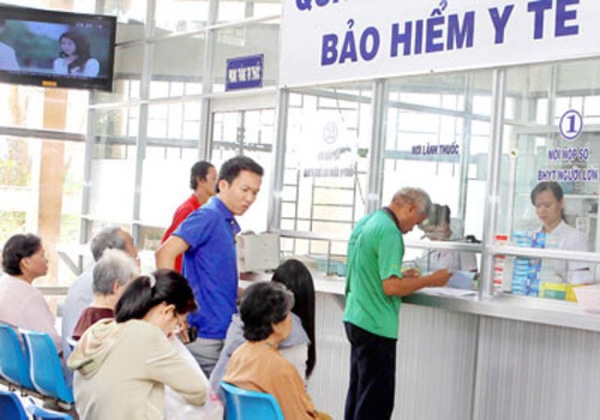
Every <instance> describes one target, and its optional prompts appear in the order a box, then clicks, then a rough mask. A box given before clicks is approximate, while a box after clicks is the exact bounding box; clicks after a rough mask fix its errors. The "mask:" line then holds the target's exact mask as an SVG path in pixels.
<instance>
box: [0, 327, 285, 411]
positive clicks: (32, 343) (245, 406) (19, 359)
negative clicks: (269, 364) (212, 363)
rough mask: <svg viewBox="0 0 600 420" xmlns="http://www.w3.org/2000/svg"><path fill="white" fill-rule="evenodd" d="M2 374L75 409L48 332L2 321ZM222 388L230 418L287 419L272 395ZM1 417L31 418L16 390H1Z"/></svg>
mask: <svg viewBox="0 0 600 420" xmlns="http://www.w3.org/2000/svg"><path fill="white" fill-rule="evenodd" d="M19 335H20V337H19ZM20 338H21V339H20ZM22 341H24V343H25V347H23V345H22V344H21V343H22ZM0 377H2V379H4V381H6V382H7V384H8V385H9V388H15V389H18V390H20V391H21V394H22V395H26V394H28V393H33V394H35V395H41V396H42V398H44V397H45V398H49V399H51V400H52V401H53V402H55V403H57V404H58V405H62V407H63V408H65V409H67V410H68V409H72V408H73V405H74V402H75V401H74V398H73V391H72V389H71V388H70V387H69V386H68V385H67V383H66V381H65V378H64V375H63V371H62V367H61V363H60V358H59V356H58V353H57V351H56V347H55V346H54V343H53V342H52V340H51V339H50V337H49V336H48V334H45V333H40V332H34V331H25V330H18V331H16V330H15V329H13V328H12V327H10V326H8V325H5V324H0ZM221 387H222V388H223V390H224V392H225V398H226V407H227V420H251V419H260V420H267V419H273V420H283V414H282V412H281V409H280V407H279V404H278V403H277V400H275V398H274V397H273V396H272V395H269V394H264V393H261V392H254V391H247V390H244V389H241V388H238V387H235V386H233V385H230V384H227V383H225V382H222V383H221ZM0 391H1V390H0ZM28 409H29V411H30V414H32V415H33V416H34V418H40V419H71V416H69V415H68V414H65V413H55V412H51V411H48V410H44V409H42V408H40V407H37V406H35V405H33V404H30V405H29V407H28ZM9 414H10V415H9ZM43 415H46V416H47V417H44V416H43ZM0 418H2V419H13V418H14V419H16V420H20V419H26V418H27V415H26V414H25V410H24V408H23V406H22V405H21V403H20V400H19V398H18V397H17V396H16V395H15V394H14V393H11V392H4V391H2V392H0Z"/></svg>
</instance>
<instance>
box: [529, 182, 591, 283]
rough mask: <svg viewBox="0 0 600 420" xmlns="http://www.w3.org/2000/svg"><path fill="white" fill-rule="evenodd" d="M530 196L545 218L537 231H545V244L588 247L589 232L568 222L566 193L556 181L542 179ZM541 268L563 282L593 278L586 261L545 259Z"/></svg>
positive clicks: (539, 215) (557, 246)
mask: <svg viewBox="0 0 600 420" xmlns="http://www.w3.org/2000/svg"><path fill="white" fill-rule="evenodd" d="M530 198H531V204H533V205H534V206H535V213H536V214H537V216H538V218H539V219H540V221H541V222H542V227H541V228H540V229H539V231H538V232H543V233H545V234H546V238H545V246H544V247H545V248H551V249H552V248H554V249H565V250H570V251H589V248H588V241H587V237H586V235H585V234H584V233H583V232H580V231H579V230H577V229H575V228H573V227H571V226H569V225H567V224H566V223H565V216H564V194H563V190H562V188H561V186H560V185H559V184H558V183H557V182H551V181H548V182H540V183H539V184H537V185H536V186H535V188H534V189H533V190H532V191H531V196H530ZM542 270H543V272H546V275H549V276H552V277H557V278H558V279H559V280H560V281H563V282H569V283H574V284H581V283H589V282H590V281H591V270H590V264H589V263H586V262H580V261H565V260H547V259H544V260H543V262H542ZM541 280H542V281H544V280H545V279H543V278H542V279H541ZM546 281H548V279H546Z"/></svg>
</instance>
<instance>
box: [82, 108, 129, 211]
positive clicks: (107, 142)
mask: <svg viewBox="0 0 600 420" xmlns="http://www.w3.org/2000/svg"><path fill="white" fill-rule="evenodd" d="M93 118H94V120H93V121H94V129H93V130H94V131H93V135H94V139H95V141H94V157H93V160H92V173H91V183H92V185H93V187H92V188H91V200H90V214H89V215H88V216H89V217H91V218H92V219H97V220H106V221H109V222H114V223H119V222H120V223H127V222H128V221H130V220H131V217H132V215H133V199H134V192H135V191H134V190H135V189H134V187H135V185H134V184H135V182H134V180H135V166H136V165H135V153H136V150H135V146H136V139H137V133H138V126H139V108H138V107H137V106H131V107H122V108H118V109H96V110H94V113H93ZM115 203H118V205H115Z"/></svg>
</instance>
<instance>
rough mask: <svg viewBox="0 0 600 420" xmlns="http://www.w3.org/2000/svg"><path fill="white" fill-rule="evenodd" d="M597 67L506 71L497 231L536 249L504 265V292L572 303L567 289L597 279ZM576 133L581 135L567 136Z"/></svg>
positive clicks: (589, 62) (599, 163)
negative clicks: (503, 209) (595, 254)
mask: <svg viewBox="0 0 600 420" xmlns="http://www.w3.org/2000/svg"><path fill="white" fill-rule="evenodd" d="M598 65H599V62H598V60H597V59H596V60H583V61H577V62H568V63H555V64H543V65H531V66H522V67H515V68H511V69H509V70H508V71H507V73H506V92H505V96H504V107H505V114H504V120H503V126H502V129H503V133H504V136H503V144H502V156H501V161H502V164H501V165H500V167H501V169H500V200H499V201H500V202H501V203H505V204H506V206H504V207H506V208H508V209H509V211H502V210H501V209H498V211H497V220H498V225H497V228H496V233H497V234H500V235H507V237H508V240H509V244H510V245H513V246H516V247H522V248H528V249H534V250H535V251H534V253H533V255H532V254H531V252H530V251H527V252H525V254H526V255H514V256H511V257H509V258H507V259H506V260H505V265H504V276H503V279H502V286H501V290H502V291H503V292H505V293H512V294H514V295H527V296H536V297H544V298H554V299H567V300H574V294H573V292H572V288H573V287H577V286H578V285H581V284H588V283H595V282H596V279H597V278H598V272H597V265H596V264H594V258H593V253H595V252H596V251H597V250H598V243H599V238H600V236H599V235H600V229H598V217H597V212H598V186H599V185H600V184H599V183H598V168H599V167H600V150H596V149H597V144H598V143H597V140H598V138H599V136H600V130H599V129H600V116H599V115H598V114H597V112H596V111H595V109H597V104H598V101H599V92H598V89H597V88H596V86H597V83H598V81H599V80H598V78H599V77H598V76H597V74H596V73H593V69H597V68H598ZM565 124H566V125H565ZM575 127H577V128H578V130H580V133H579V134H578V135H577V136H575V135H573V136H571V135H570V134H569V133H570V132H571V131H574V128H575ZM546 250H549V252H546ZM557 251H558V252H557ZM561 251H562V252H561ZM528 252H529V253H528ZM586 253H587V254H589V257H587V258H588V259H589V261H584V260H583V258H586ZM554 257H559V258H554Z"/></svg>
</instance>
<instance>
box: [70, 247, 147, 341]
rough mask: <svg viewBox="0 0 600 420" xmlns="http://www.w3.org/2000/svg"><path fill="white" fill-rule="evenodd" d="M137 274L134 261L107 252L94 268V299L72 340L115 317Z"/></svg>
mask: <svg viewBox="0 0 600 420" xmlns="http://www.w3.org/2000/svg"><path fill="white" fill-rule="evenodd" d="M137 275H138V267H137V264H136V262H135V260H134V259H133V258H131V257H130V256H129V255H127V254H126V253H125V252H123V251H121V250H119V249H107V250H106V251H104V254H102V257H101V258H100V259H99V260H98V262H97V263H96V265H94V271H93V277H94V281H93V284H92V286H93V290H94V300H93V302H92V304H91V305H90V306H88V307H87V308H86V309H85V310H84V311H83V312H82V313H81V316H80V317H79V321H77V324H76V325H75V329H74V330H73V336H72V337H73V339H74V340H79V338H80V337H81V336H82V335H83V333H84V332H85V331H86V330H87V329H88V328H89V327H91V326H92V325H94V324H95V323H96V322H97V321H99V320H101V319H104V318H114V317H115V306H116V305H117V301H118V300H119V297H120V296H121V293H122V292H123V290H124V287H125V285H127V283H129V282H130V281H131V280H133V279H134V278H135V277H136V276H137Z"/></svg>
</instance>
